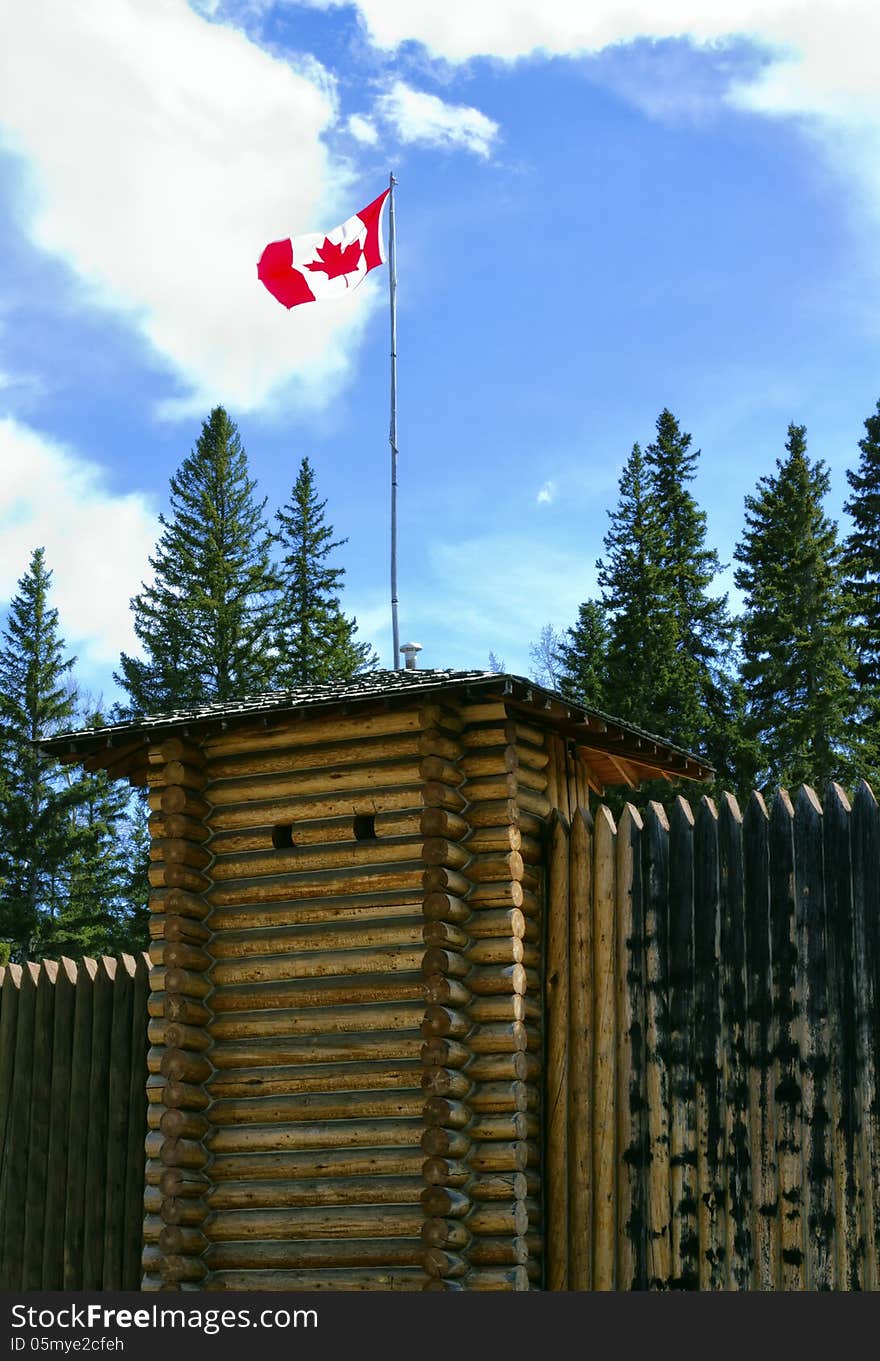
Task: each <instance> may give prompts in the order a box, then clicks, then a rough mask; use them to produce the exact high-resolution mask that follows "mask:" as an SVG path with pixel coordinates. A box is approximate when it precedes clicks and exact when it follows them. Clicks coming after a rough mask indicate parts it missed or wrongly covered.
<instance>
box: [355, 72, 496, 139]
mask: <svg viewBox="0 0 880 1361" xmlns="http://www.w3.org/2000/svg"><path fill="white" fill-rule="evenodd" d="M375 114H376V117H378V118H380V119H382V120H383V121H384V122H386V123H389V124H390V125H391V126H392V127H393V128H394V130H395V131H396V133H397V135H398V137H399V138H400V139H401V141H402V142H412V143H420V144H422V145H424V146H435V147H445V148H450V149H451V148H462V149H464V150H465V151H472V152H473V153H474V155H475V156H481V157H483V158H485V157H487V156H488V155H489V153H490V152H491V150H492V147H493V145H494V143H495V141H496V139H497V137H498V132H499V128H498V124H497V123H496V122H494V121H493V120H492V119H491V118H489V117H487V116H486V114H484V113H481V112H480V110H479V109H474V108H471V107H470V106H469V105H467V104H447V103H446V102H445V101H444V100H442V99H440V98H439V97H438V96H437V95H432V94H428V93H427V92H425V91H424V90H414V89H413V88H412V86H410V85H407V84H406V83H405V82H404V81H402V80H396V81H395V82H394V84H393V85H392V86H391V89H390V90H388V91H386V93H385V94H382V95H380V96H379V98H378V99H377V100H376V107H375Z"/></svg>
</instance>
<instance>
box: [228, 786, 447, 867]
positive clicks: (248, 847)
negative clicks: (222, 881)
mask: <svg viewBox="0 0 880 1361" xmlns="http://www.w3.org/2000/svg"><path fill="white" fill-rule="evenodd" d="M336 802H337V803H338V802H339V801H338V800H337V801H336ZM344 802H345V807H344V812H343V813H342V815H341V816H340V815H339V814H338V813H337V815H336V816H335V817H331V818H326V817H323V818H306V817H304V816H303V815H302V809H300V808H299V807H297V805H296V803H295V802H288V803H287V804H271V805H268V806H264V805H262V804H259V805H258V804H246V805H231V806H230V809H229V810H228V811H229V812H231V811H232V810H233V809H234V808H236V807H240V808H244V809H245V810H246V811H247V818H246V819H245V820H242V819H239V820H238V824H239V825H237V826H234V827H231V828H226V829H223V830H221V829H219V828H218V829H217V830H216V831H215V834H214V836H213V838H212V840H211V850H212V851H213V853H214V855H215V856H216V857H217V859H218V860H219V859H222V858H223V857H225V856H227V855H230V856H236V855H241V854H243V853H246V852H248V851H262V852H263V853H265V852H266V849H267V847H271V846H272V833H273V831H274V829H275V828H276V827H277V826H278V825H279V824H281V825H285V826H290V827H292V828H293V837H294V840H295V842H296V845H297V847H298V848H299V849H300V850H303V849H306V848H308V849H312V850H316V849H318V848H320V847H322V846H324V847H330V846H337V847H340V846H344V845H349V846H355V845H357V844H358V838H357V837H356V835H355V817H356V816H357V813H358V812H359V811H365V810H358V809H356V808H354V807H352V803H351V800H345V801H344ZM401 802H403V804H404V805H405V806H404V807H403V808H400V809H391V810H388V811H376V810H375V809H370V810H366V811H368V813H369V816H370V817H371V818H372V819H373V824H374V827H375V832H376V838H377V840H379V841H386V840H416V841H420V840H421V837H422V821H421V813H420V811H419V809H418V807H416V806H415V805H414V804H413V801H412V796H411V795H408V796H407V797H406V798H405V799H403V800H401ZM226 812H227V810H224V816H223V821H224V822H226V821H227V820H228V818H227V816H225V814H226ZM212 825H214V820H213V819H212Z"/></svg>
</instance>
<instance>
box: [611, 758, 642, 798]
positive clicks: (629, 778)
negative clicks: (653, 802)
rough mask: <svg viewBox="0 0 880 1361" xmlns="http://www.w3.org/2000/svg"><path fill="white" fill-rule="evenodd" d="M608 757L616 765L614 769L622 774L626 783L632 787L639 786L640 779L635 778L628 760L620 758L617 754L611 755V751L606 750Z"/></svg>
mask: <svg viewBox="0 0 880 1361" xmlns="http://www.w3.org/2000/svg"><path fill="white" fill-rule="evenodd" d="M606 758H607V760H609V761H610V762H611V764H612V765H613V766H614V769H615V770H616V771H617V773H618V775H620V777H621V779H622V780H623V782H624V784H626V785H629V788H630V789H636V788H637V787H638V780H637V779H636V778H635V776H634V774H633V771H632V770H631V769H630V767H629V766H628V765H627V763H626V761H620V760H618V758H617V757H616V756H612V755H611V752H610V751H609V752H606Z"/></svg>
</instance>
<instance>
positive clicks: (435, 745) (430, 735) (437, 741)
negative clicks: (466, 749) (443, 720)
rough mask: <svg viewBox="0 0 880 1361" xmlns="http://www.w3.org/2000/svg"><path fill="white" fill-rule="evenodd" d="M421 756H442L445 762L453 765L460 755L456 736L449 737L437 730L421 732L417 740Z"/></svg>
mask: <svg viewBox="0 0 880 1361" xmlns="http://www.w3.org/2000/svg"><path fill="white" fill-rule="evenodd" d="M418 746H419V751H420V753H421V755H422V756H442V757H443V759H444V760H446V761H452V762H453V763H455V762H456V761H457V760H458V757H459V756H460V754H461V748H460V743H459V741H458V738H457V736H450V735H449V734H447V733H444V732H443V731H442V730H441V729H439V728H433V729H429V730H428V731H427V732H423V733H422V734H421V735H420V737H419V740H418Z"/></svg>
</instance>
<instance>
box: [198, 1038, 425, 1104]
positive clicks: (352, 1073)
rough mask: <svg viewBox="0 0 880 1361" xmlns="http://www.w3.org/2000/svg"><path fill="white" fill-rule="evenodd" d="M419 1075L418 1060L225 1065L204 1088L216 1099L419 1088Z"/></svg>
mask: <svg viewBox="0 0 880 1361" xmlns="http://www.w3.org/2000/svg"><path fill="white" fill-rule="evenodd" d="M414 1049H415V1046H414ZM420 1075H421V1066H420V1065H419V1064H418V1062H409V1063H401V1062H400V1061H396V1062H385V1063H376V1062H372V1063H371V1062H365V1061H363V1060H360V1061H358V1060H357V1059H355V1060H354V1061H353V1062H349V1063H347V1064H340V1063H313V1064H309V1065H308V1066H307V1067H306V1066H304V1065H302V1064H297V1065H291V1066H275V1065H272V1066H271V1067H269V1068H265V1069H254V1068H225V1069H221V1070H220V1071H219V1072H215V1073H214V1075H213V1077H212V1078H210V1080H209V1081H208V1083H207V1088H208V1091H209V1092H210V1093H211V1095H212V1096H213V1097H215V1098H217V1099H219V1098H221V1097H229V1096H236V1097H240V1096H255V1097H269V1096H294V1095H296V1094H298V1093H306V1092H342V1091H362V1090H368V1091H384V1090H388V1089H389V1088H393V1089H395V1090H396V1089H400V1088H414V1087H418V1085H419V1078H420Z"/></svg>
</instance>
